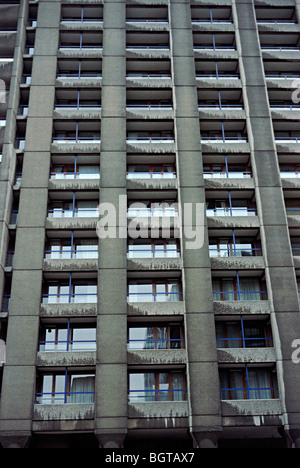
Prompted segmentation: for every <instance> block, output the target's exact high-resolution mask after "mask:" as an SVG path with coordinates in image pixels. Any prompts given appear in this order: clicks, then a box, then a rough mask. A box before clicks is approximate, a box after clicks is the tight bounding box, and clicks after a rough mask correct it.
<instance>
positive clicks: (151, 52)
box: [126, 46, 171, 59]
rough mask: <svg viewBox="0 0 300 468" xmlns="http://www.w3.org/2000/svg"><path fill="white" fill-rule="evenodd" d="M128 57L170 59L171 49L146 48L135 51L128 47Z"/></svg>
mask: <svg viewBox="0 0 300 468" xmlns="http://www.w3.org/2000/svg"><path fill="white" fill-rule="evenodd" d="M126 56H127V58H130V59H169V58H170V56H171V53H170V50H169V49H159V48H157V49H147V47H146V46H145V48H140V49H135V48H131V47H130V46H127V52H126Z"/></svg>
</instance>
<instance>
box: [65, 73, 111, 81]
mask: <svg viewBox="0 0 300 468" xmlns="http://www.w3.org/2000/svg"><path fill="white" fill-rule="evenodd" d="M56 78H58V79H64V78H71V79H78V80H80V79H85V78H93V79H94V78H102V73H92V72H80V73H79V72H73V73H72V72H65V73H63V72H59V73H57V75H56Z"/></svg>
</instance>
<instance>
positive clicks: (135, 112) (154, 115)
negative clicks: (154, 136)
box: [126, 107, 174, 120]
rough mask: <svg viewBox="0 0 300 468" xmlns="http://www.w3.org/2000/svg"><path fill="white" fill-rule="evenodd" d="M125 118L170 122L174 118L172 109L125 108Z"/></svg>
mask: <svg viewBox="0 0 300 468" xmlns="http://www.w3.org/2000/svg"><path fill="white" fill-rule="evenodd" d="M126 117H127V119H141V120H148V119H150V120H166V119H167V120H170V119H173V118H174V110H173V109H172V108H167V109H164V108H157V109H156V108H143V107H127V109H126Z"/></svg>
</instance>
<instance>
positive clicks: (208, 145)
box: [201, 140, 250, 154]
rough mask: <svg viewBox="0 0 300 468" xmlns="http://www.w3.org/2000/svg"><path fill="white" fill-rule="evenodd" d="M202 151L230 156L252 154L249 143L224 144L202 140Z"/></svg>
mask: <svg viewBox="0 0 300 468" xmlns="http://www.w3.org/2000/svg"><path fill="white" fill-rule="evenodd" d="M201 145H202V151H203V152H205V153H214V154H220V153H230V154H241V153H250V145H249V143H248V142H246V141H245V142H239V141H235V142H230V141H228V142H225V143H224V142H223V141H221V140H220V141H218V142H216V141H213V140H202V141H201Z"/></svg>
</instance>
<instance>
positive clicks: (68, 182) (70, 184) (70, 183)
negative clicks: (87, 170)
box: [48, 175, 100, 190]
mask: <svg viewBox="0 0 300 468" xmlns="http://www.w3.org/2000/svg"><path fill="white" fill-rule="evenodd" d="M99 179H100V175H99V178H98V179H88V178H87V179H84V178H80V179H79V178H77V179H50V180H49V186H48V188H49V190H99V185H100V182H99Z"/></svg>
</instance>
